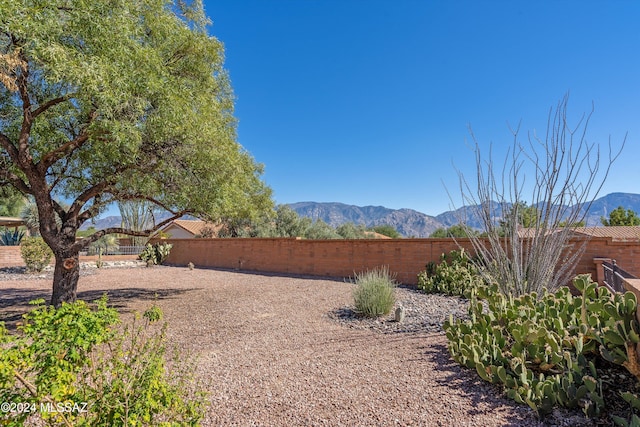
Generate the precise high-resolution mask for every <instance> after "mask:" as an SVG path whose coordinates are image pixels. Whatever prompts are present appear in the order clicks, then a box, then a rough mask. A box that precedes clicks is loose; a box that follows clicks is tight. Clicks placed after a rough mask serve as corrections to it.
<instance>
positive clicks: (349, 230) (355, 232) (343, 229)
mask: <svg viewBox="0 0 640 427" xmlns="http://www.w3.org/2000/svg"><path fill="white" fill-rule="evenodd" d="M336 233H338V235H339V236H340V237H341V238H343V239H366V238H368V237H369V236H368V235H367V229H366V227H365V226H364V225H362V224H358V225H356V224H354V223H353V222H345V223H344V224H342V225H340V226H338V227H336Z"/></svg>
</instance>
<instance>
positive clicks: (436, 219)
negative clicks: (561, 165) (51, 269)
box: [85, 193, 640, 237]
mask: <svg viewBox="0 0 640 427" xmlns="http://www.w3.org/2000/svg"><path fill="white" fill-rule="evenodd" d="M288 206H289V207H290V208H291V209H293V210H294V211H296V212H297V213H298V215H301V216H306V217H309V218H311V219H313V220H318V219H321V220H323V221H324V222H326V223H328V224H329V225H331V226H333V227H337V226H339V225H341V224H344V223H347V222H353V223H355V224H364V225H365V226H367V227H375V226H377V225H391V226H392V227H394V228H395V229H396V230H398V232H399V233H400V234H401V235H403V236H405V237H428V236H429V235H430V234H431V233H433V232H434V231H435V230H436V229H438V228H442V227H444V228H446V227H450V226H452V225H455V224H458V223H459V218H462V217H465V216H464V213H465V210H467V212H466V213H467V214H468V215H466V218H467V224H468V225H469V226H470V227H474V228H480V226H481V225H480V221H479V219H478V218H476V217H474V215H473V211H474V209H469V207H462V208H459V209H457V210H455V211H447V212H443V213H441V214H439V215H436V216H431V215H427V214H425V213H422V212H418V211H416V210H413V209H389V208H386V207H384V206H355V205H347V204H344V203H320V202H299V203H291V204H289V205H288ZM618 206H622V207H623V208H625V209H631V210H633V211H635V212H638V213H640V194H634V193H611V194H607V195H606V196H603V197H600V198H598V199H596V200H594V202H593V203H592V204H591V207H590V208H589V211H588V212H587V215H586V223H587V225H589V226H597V225H601V223H600V217H603V216H604V217H608V216H609V213H610V212H611V211H612V210H614V209H616V208H617V207H618ZM495 216H496V218H500V216H501V212H500V211H499V210H496V212H495ZM158 219H159V218H158ZM121 221H122V220H121V218H120V217H119V216H108V217H105V218H102V219H97V220H95V223H94V224H85V228H86V227H87V226H90V225H93V226H94V227H95V228H97V229H103V228H107V227H114V226H116V227H117V226H120V224H121Z"/></svg>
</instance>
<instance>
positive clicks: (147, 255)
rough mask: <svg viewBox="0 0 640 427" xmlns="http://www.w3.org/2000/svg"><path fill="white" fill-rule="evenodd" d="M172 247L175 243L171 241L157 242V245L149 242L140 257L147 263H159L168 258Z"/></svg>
mask: <svg viewBox="0 0 640 427" xmlns="http://www.w3.org/2000/svg"><path fill="white" fill-rule="evenodd" d="M172 247H173V245H172V244H170V243H156V244H155V245H152V244H151V243H147V245H146V246H145V247H144V249H143V250H142V252H141V253H140V255H139V257H140V259H141V260H142V261H145V262H146V263H147V265H159V264H162V263H163V262H164V260H165V259H167V257H168V256H169V253H171V248H172Z"/></svg>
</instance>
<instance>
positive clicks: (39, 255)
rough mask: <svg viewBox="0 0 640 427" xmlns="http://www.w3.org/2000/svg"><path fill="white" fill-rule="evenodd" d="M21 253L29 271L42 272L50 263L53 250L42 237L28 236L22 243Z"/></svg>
mask: <svg viewBox="0 0 640 427" xmlns="http://www.w3.org/2000/svg"><path fill="white" fill-rule="evenodd" d="M20 254H21V255H22V259H23V260H24V263H25V264H26V266H27V271H34V272H40V271H42V270H44V268H45V267H46V266H47V265H49V263H50V262H51V258H52V257H53V252H51V248H49V245H47V244H46V243H45V241H44V240H42V237H26V238H24V239H22V242H21V243H20Z"/></svg>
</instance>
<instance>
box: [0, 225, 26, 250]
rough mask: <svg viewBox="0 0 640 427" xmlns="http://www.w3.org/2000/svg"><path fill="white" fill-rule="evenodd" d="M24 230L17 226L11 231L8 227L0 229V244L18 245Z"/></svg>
mask: <svg viewBox="0 0 640 427" xmlns="http://www.w3.org/2000/svg"><path fill="white" fill-rule="evenodd" d="M24 235H25V231H24V230H20V229H18V228H16V229H14V230H13V231H11V230H10V229H8V228H5V229H4V230H2V231H0V246H18V245H19V244H20V241H22V239H23V238H24Z"/></svg>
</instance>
